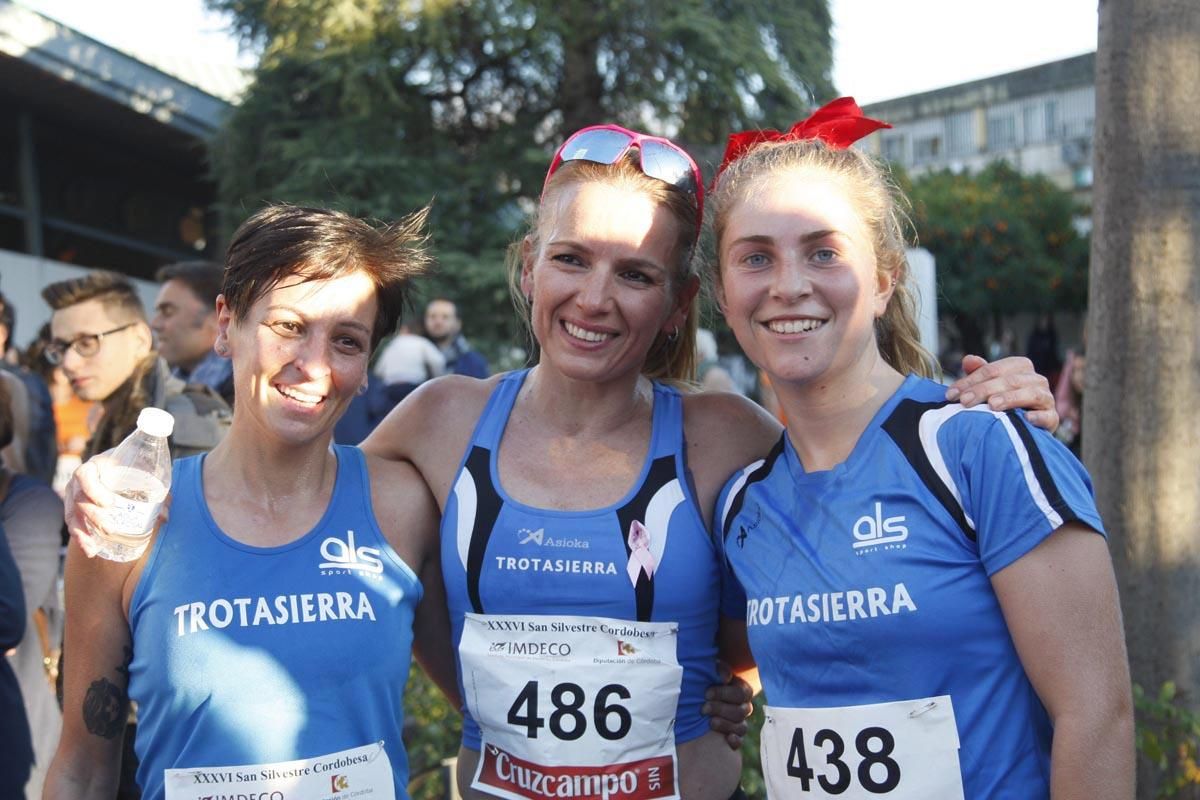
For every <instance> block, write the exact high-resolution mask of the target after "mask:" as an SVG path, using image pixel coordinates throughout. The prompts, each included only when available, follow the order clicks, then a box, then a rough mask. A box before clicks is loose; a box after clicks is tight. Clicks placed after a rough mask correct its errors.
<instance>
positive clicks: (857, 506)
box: [718, 376, 1103, 800]
mask: <svg viewBox="0 0 1200 800" xmlns="http://www.w3.org/2000/svg"><path fill="white" fill-rule="evenodd" d="M718 513H719V515H720V519H721V522H720V528H721V530H722V532H723V543H724V547H725V553H726V558H727V560H728V564H729V565H730V566H731V568H732V570H733V572H734V574H735V575H736V577H737V581H738V582H739V583H740V585H741V587H742V588H744V590H745V596H744V597H743V598H742V601H741V608H740V610H739V609H738V608H737V607H736V606H734V605H729V606H726V608H725V612H726V613H728V614H730V615H731V616H733V615H741V616H744V618H745V619H746V624H747V632H748V634H749V638H750V647H751V650H752V651H753V653H754V658H755V661H757V662H758V667H759V674H760V675H761V677H762V681H763V688H764V690H765V692H766V697H767V702H768V703H769V704H770V705H771V706H777V707H785V708H840V707H855V706H864V705H870V704H877V703H889V702H894V701H904V700H909V699H917V698H929V697H938V696H943V695H949V696H950V698H951V700H952V705H953V712H954V720H955V723H956V726H957V732H958V737H959V742H960V749H959V751H958V755H959V765H960V770H961V773H962V781H963V789H964V792H965V794H964V796H965V797H967V798H1012V799H1013V800H1017V799H1018V798H1020V800H1030V799H1032V798H1043V797H1048V796H1049V792H1050V789H1049V780H1050V745H1051V736H1052V731H1051V725H1050V720H1049V716H1048V714H1047V713H1046V709H1045V707H1044V706H1043V705H1042V703H1041V701H1040V700H1039V699H1038V696H1037V694H1036V692H1035V691H1034V689H1033V685H1032V684H1031V683H1030V681H1029V678H1028V677H1027V676H1026V674H1025V670H1024V668H1023V667H1022V665H1021V661H1020V658H1019V657H1018V655H1017V652H1016V648H1015V646H1014V645H1013V642H1012V638H1011V636H1010V635H1009V632H1008V626H1007V625H1006V623H1005V620H1004V616H1003V613H1002V611H1001V608H1000V603H999V600H998V599H997V598H996V594H995V591H994V590H993V589H992V585H991V580H990V578H991V576H992V575H994V574H995V573H996V572H998V571H999V570H1001V569H1003V568H1004V567H1006V566H1008V565H1009V564H1011V563H1013V562H1014V561H1016V560H1017V559H1019V558H1020V557H1021V556H1023V555H1025V554H1026V553H1028V552H1029V551H1030V550H1032V549H1033V548H1035V547H1036V546H1037V545H1038V544H1039V543H1041V542H1042V541H1043V540H1044V539H1045V538H1046V537H1048V536H1049V535H1050V534H1052V533H1053V532H1054V531H1055V530H1057V529H1058V528H1060V527H1062V526H1063V525H1064V524H1066V523H1068V522H1079V523H1082V524H1084V525H1086V526H1088V527H1090V528H1092V529H1094V530H1096V531H1097V532H1100V533H1103V528H1102V526H1101V522H1100V517H1099V515H1098V514H1097V512H1096V507H1095V502H1094V500H1093V498H1092V493H1091V483H1090V481H1089V479H1088V477H1087V474H1086V472H1085V471H1084V469H1083V466H1082V465H1081V464H1080V463H1079V461H1078V460H1076V459H1075V457H1074V456H1072V455H1071V453H1070V452H1068V451H1067V449H1066V448H1065V447H1063V446H1062V444H1061V443H1059V442H1058V441H1057V440H1055V439H1054V437H1052V436H1050V435H1049V434H1047V433H1045V432H1044V431H1040V430H1037V429H1034V428H1032V427H1031V426H1029V425H1028V423H1026V422H1025V420H1024V419H1023V418H1022V416H1021V415H1020V414H1017V413H1015V412H1009V413H1007V414H1004V413H999V412H993V411H991V410H989V409H988V408H987V406H977V407H975V408H970V409H965V408H963V407H962V406H961V405H959V404H956V403H947V402H946V401H945V387H944V386H942V385H941V384H937V383H934V382H932V381H927V380H924V379H921V378H917V377H912V376H910V377H909V378H908V379H907V380H906V381H905V382H904V384H903V385H902V386H901V387H900V389H898V390H897V392H896V393H895V394H894V395H893V396H892V397H891V398H890V399H889V400H888V402H887V403H885V404H884V406H883V408H881V409H880V410H879V412H878V413H877V414H876V415H875V418H874V419H873V420H872V422H871V423H870V424H869V425H868V426H867V429H866V430H865V431H864V432H863V434H862V436H861V437H860V438H859V441H858V443H857V444H856V445H855V447H854V449H853V451H852V452H851V454H850V456H849V457H848V458H847V459H846V461H844V462H843V463H841V464H839V465H837V466H836V467H834V468H833V469H830V470H824V471H819V472H807V471H806V470H805V469H804V466H803V465H802V464H801V462H800V459H799V457H798V456H797V454H796V451H795V449H794V448H793V447H792V444H791V442H790V440H788V438H787V436H786V434H785V435H784V436H783V438H782V439H781V440H780V442H779V444H778V445H777V446H776V448H775V449H774V450H773V451H772V453H771V455H770V456H768V458H767V459H765V460H764V461H759V462H757V463H755V464H751V465H750V466H748V467H747V468H746V469H745V470H743V471H742V472H741V473H739V474H738V475H736V476H735V477H734V478H733V479H732V480H731V481H730V483H729V484H728V485H727V486H726V488H725V490H724V492H722V496H721V499H720V500H719V502H718ZM808 733H809V735H811V734H812V733H813V732H812V731H809V732H808ZM808 745H809V746H810V747H811V749H810V750H809V757H810V758H816V762H815V763H818V764H820V763H824V760H825V755H824V754H823V753H822V750H821V749H820V748H817V747H816V746H815V745H812V744H811V742H810V743H808ZM872 746H875V745H874V744H873V745H872ZM824 747H825V750H826V751H827V750H828V747H829V745H828V743H826V745H824ZM846 750H847V753H849V754H852V753H853V751H854V745H853V743H848V744H847V745H846ZM818 754H820V756H819V757H818ZM848 757H850V756H847V758H848ZM818 769H819V767H818ZM797 793H799V790H797ZM848 796H849V795H848ZM856 796H857V795H856Z"/></svg>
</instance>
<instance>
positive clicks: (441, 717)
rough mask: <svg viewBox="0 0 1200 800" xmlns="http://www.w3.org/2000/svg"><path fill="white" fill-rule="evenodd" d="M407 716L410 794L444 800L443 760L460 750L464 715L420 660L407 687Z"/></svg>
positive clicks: (420, 799) (417, 798) (419, 798)
mask: <svg viewBox="0 0 1200 800" xmlns="http://www.w3.org/2000/svg"><path fill="white" fill-rule="evenodd" d="M404 716H405V726H404V740H405V741H404V746H405V749H406V750H407V751H408V766H409V794H410V795H411V796H412V798H413V800H441V798H443V797H445V796H446V783H445V775H444V772H445V770H444V769H442V767H441V764H442V761H443V760H444V759H447V758H450V757H452V756H454V755H457V753H458V742H459V737H460V736H461V733H462V717H461V716H460V715H459V713H458V711H457V710H455V709H454V708H452V707H451V706H450V704H449V703H447V702H446V698H445V697H443V696H442V693H441V692H440V691H438V688H437V687H436V686H434V685H433V682H432V681H430V680H429V679H428V678H427V677H425V673H424V672H422V671H421V668H420V667H418V666H417V665H416V664H413V666H412V669H411V670H409V674H408V686H407V688H406V689H405V690H404Z"/></svg>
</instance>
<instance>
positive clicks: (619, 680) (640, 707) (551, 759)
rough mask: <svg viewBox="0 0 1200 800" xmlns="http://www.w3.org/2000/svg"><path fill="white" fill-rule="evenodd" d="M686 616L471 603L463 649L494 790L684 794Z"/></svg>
mask: <svg viewBox="0 0 1200 800" xmlns="http://www.w3.org/2000/svg"><path fill="white" fill-rule="evenodd" d="M677 633H678V626H677V625H675V624H674V623H666V622H630V621H627V620H616V619H607V618H599V617H558V616H532V615H503V616H502V615H478V614H468V615H467V619H466V623H465V627H464V629H463V636H462V641H461V643H460V645H459V655H460V657H461V659H462V666H463V683H464V686H465V688H466V694H467V698H466V700H467V707H468V709H469V711H470V713H471V716H472V717H473V718H474V720H475V721H476V722H477V723H478V724H479V727H480V730H481V732H482V736H483V743H482V752H481V753H480V759H479V770H478V772H477V773H476V775H475V779H474V781H473V782H472V788H474V789H477V790H479V791H482V792H485V793H487V794H490V795H494V796H496V797H506V798H512V800H525V798H547V797H554V798H559V797H569V798H578V799H579V800H592V798H594V799H595V800H668V799H669V798H677V797H678V796H679V795H678V790H677V781H676V776H675V770H676V764H675V732H674V731H675V713H676V709H677V704H678V700H679V686H680V681H681V680H682V676H683V669H682V668H681V667H680V666H679V663H678V661H677V659H676V655H675V647H676V637H677Z"/></svg>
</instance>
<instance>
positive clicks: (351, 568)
mask: <svg viewBox="0 0 1200 800" xmlns="http://www.w3.org/2000/svg"><path fill="white" fill-rule="evenodd" d="M380 555H381V554H380V552H379V548H378V547H367V546H365V545H364V546H362V547H355V546H354V531H346V540H345V541H342V540H341V539H339V538H337V537H336V536H330V537H329V538H328V539H326V540H325V541H323V542H321V557H322V558H323V559H325V560H324V561H322V562H321V563H320V564H318V565H317V566H318V567H319V568H320V570H321V574H322V575H349V574H351V573H352V572H357V573H359V574H366V575H382V574H383V560H382V559H381V558H380Z"/></svg>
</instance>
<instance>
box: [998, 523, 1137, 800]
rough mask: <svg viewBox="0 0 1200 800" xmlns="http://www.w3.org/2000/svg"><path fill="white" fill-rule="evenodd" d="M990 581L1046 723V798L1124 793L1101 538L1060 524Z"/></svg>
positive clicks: (1122, 699) (1112, 616) (1117, 642)
mask: <svg viewBox="0 0 1200 800" xmlns="http://www.w3.org/2000/svg"><path fill="white" fill-rule="evenodd" d="M992 586H993V587H994V588H995V590H996V595H997V597H999V599H1000V606H1001V608H1002V609H1003V611H1004V618H1005V620H1006V621H1007V623H1008V629H1009V632H1010V633H1011V635H1012V638H1013V642H1014V643H1015V644H1016V647H1017V653H1018V654H1019V655H1020V658H1021V663H1022V664H1023V665H1024V667H1025V672H1026V674H1028V675H1029V679H1030V681H1031V682H1032V683H1033V687H1034V689H1036V690H1037V693H1038V696H1039V697H1040V698H1041V699H1042V703H1043V704H1045V706H1046V710H1047V711H1048V712H1049V713H1050V718H1051V720H1052V721H1053V723H1054V742H1053V747H1052V751H1051V762H1050V796H1051V797H1052V798H1053V799H1054V800H1073V799H1074V798H1078V799H1079V800H1083V799H1084V798H1087V800H1108V799H1109V798H1111V800H1127V799H1128V798H1130V797H1133V793H1134V748H1133V700H1132V697H1131V693H1130V678H1129V662H1128V657H1127V655H1126V652H1125V636H1124V632H1123V628H1122V623H1121V609H1120V603H1119V600H1118V598H1117V585H1116V579H1115V577H1114V576H1113V570H1112V561H1111V559H1110V557H1109V554H1108V547H1107V543H1106V542H1105V540H1104V538H1103V537H1101V536H1099V535H1097V534H1096V533H1093V532H1092V531H1090V530H1088V529H1086V528H1085V527H1083V526H1081V525H1079V524H1076V523H1072V524H1069V525H1065V526H1064V527H1062V528H1060V529H1058V530H1057V531H1056V532H1055V533H1053V534H1052V535H1051V536H1050V537H1049V538H1048V539H1046V540H1045V541H1044V542H1042V543H1041V544H1040V545H1038V546H1037V547H1036V548H1034V549H1033V550H1032V551H1031V552H1029V553H1027V554H1026V555H1025V556H1023V557H1021V558H1020V559H1018V560H1017V561H1016V562H1014V563H1013V564H1011V565H1009V566H1008V567H1006V568H1004V569H1002V570H1001V571H1000V572H998V573H996V574H995V575H994V576H993V577H992Z"/></svg>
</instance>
